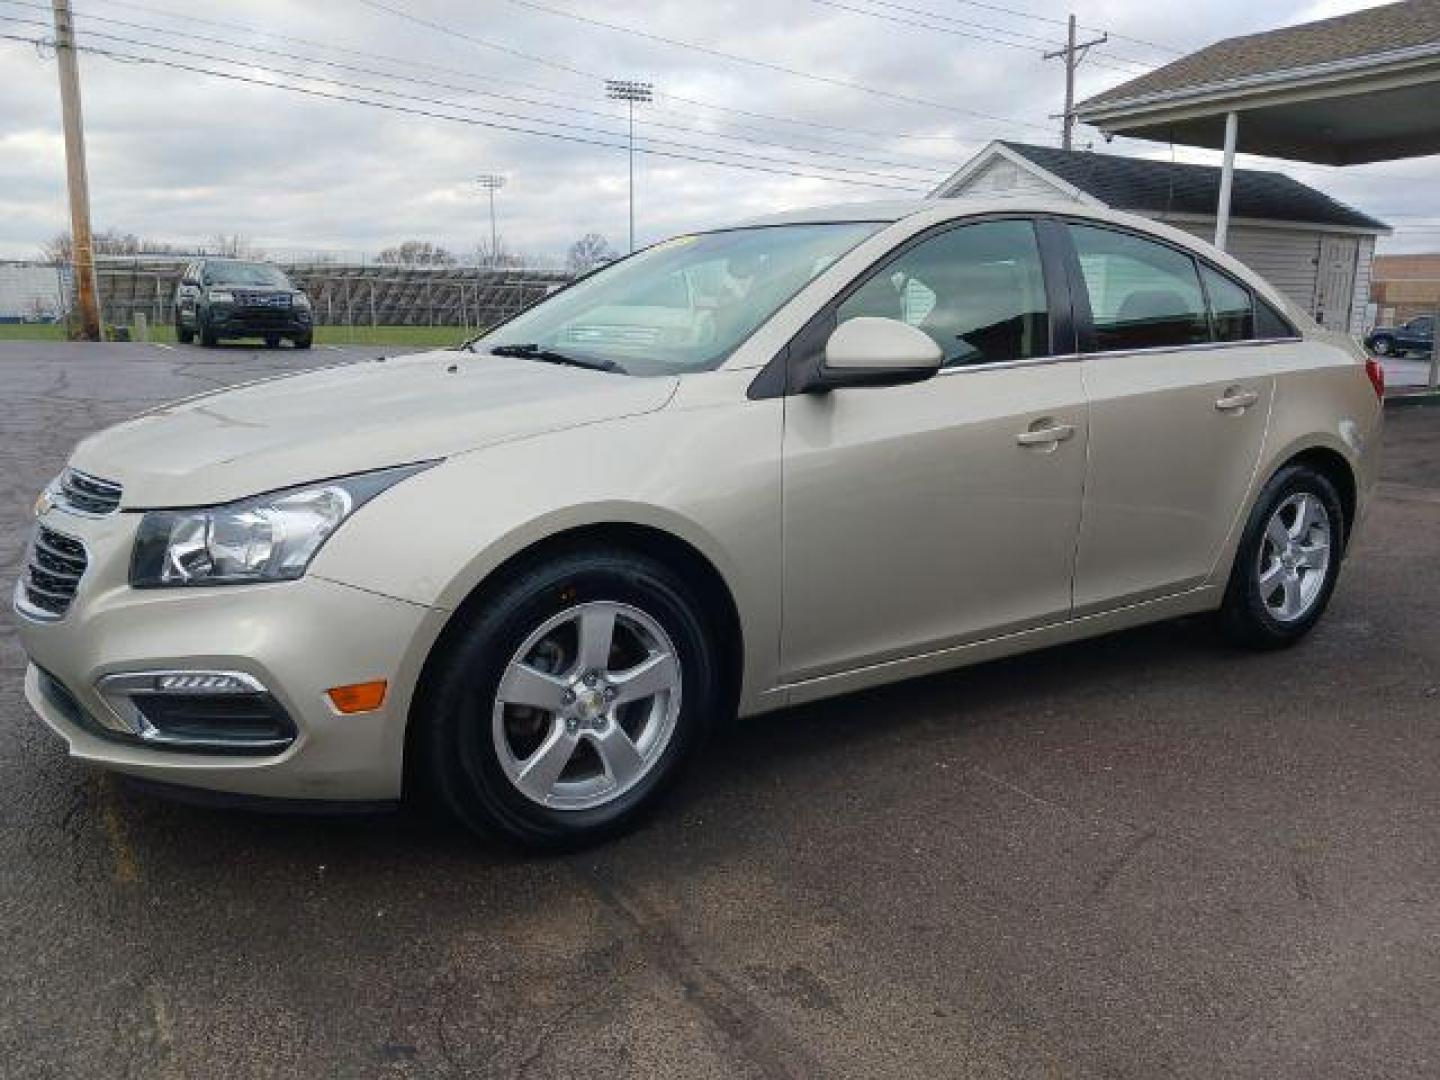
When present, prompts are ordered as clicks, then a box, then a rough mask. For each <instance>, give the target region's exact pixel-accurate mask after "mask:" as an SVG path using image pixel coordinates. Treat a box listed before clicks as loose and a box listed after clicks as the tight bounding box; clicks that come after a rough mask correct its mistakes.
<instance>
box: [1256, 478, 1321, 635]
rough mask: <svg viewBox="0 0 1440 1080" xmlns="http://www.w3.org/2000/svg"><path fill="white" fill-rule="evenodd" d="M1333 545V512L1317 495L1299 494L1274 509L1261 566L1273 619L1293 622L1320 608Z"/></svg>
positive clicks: (1262, 596) (1262, 546)
mask: <svg viewBox="0 0 1440 1080" xmlns="http://www.w3.org/2000/svg"><path fill="white" fill-rule="evenodd" d="M1331 541H1332V536H1331V528H1330V514H1329V512H1328V511H1327V510H1326V509H1325V504H1324V503H1323V502H1322V501H1321V500H1320V499H1319V498H1318V497H1317V496H1315V495H1313V494H1311V493H1310V492H1308V491H1300V492H1296V493H1295V494H1293V495H1291V496H1290V497H1289V498H1287V499H1286V500H1285V501H1284V502H1282V503H1281V504H1280V505H1279V506H1277V507H1276V508H1275V512H1274V513H1273V514H1271V515H1270V521H1269V523H1268V524H1267V525H1266V526H1265V535H1264V537H1263V538H1262V540H1261V543H1260V555H1259V560H1258V563H1259V565H1258V566H1257V567H1256V572H1257V573H1258V575H1259V583H1260V599H1261V600H1262V601H1263V602H1264V604H1265V608H1266V610H1267V611H1268V612H1269V614H1270V617H1271V618H1273V619H1275V620H1276V621H1277V622H1282V623H1293V622H1295V621H1296V620H1298V619H1301V618H1303V617H1304V616H1305V615H1307V614H1308V613H1309V612H1310V610H1311V609H1312V608H1313V607H1314V606H1315V602H1316V600H1317V599H1318V598H1319V596H1320V594H1321V592H1322V591H1323V589H1324V587H1325V579H1326V576H1327V575H1328V574H1329V572H1330V559H1331Z"/></svg>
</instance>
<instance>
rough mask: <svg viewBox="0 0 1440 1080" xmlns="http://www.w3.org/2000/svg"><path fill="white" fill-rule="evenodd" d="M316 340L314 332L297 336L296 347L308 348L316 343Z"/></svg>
mask: <svg viewBox="0 0 1440 1080" xmlns="http://www.w3.org/2000/svg"><path fill="white" fill-rule="evenodd" d="M314 341H315V335H314V334H306V335H305V336H304V337H297V338H295V339H294V344H295V348H297V349H308V348H310V346H311V345H312V344H314Z"/></svg>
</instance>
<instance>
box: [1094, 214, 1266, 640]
mask: <svg viewBox="0 0 1440 1080" xmlns="http://www.w3.org/2000/svg"><path fill="white" fill-rule="evenodd" d="M1067 232H1068V235H1069V237H1070V239H1071V241H1072V243H1073V255H1074V258H1073V261H1072V262H1071V272H1072V277H1074V278H1076V279H1078V284H1077V287H1076V288H1075V292H1076V309H1077V317H1078V318H1079V320H1080V326H1081V341H1082V347H1083V348H1084V350H1085V352H1086V354H1087V355H1086V359H1085V361H1084V376H1085V388H1086V392H1087V395H1088V397H1089V401H1090V469H1089V475H1088V478H1087V480H1086V489H1085V506H1084V514H1083V520H1082V524H1081V528H1080V539H1079V543H1078V545H1077V548H1076V562H1075V613H1076V615H1084V614H1087V613H1090V612H1094V611H1098V610H1103V609H1105V608H1109V607H1115V606H1120V605H1122V604H1125V603H1132V602H1137V601H1141V600H1145V599H1148V598H1151V597H1157V596H1163V595H1166V594H1170V593H1175V592H1179V591H1182V590H1184V589H1187V588H1190V587H1193V586H1196V585H1199V584H1200V583H1201V582H1202V581H1204V580H1205V579H1206V578H1207V577H1208V576H1209V574H1210V571H1211V568H1212V567H1213V566H1214V564H1215V560H1216V557H1217V556H1218V554H1219V551H1220V548H1221V546H1222V545H1223V543H1224V541H1225V538H1226V536H1227V535H1228V534H1229V531H1230V528H1231V525H1232V524H1233V522H1234V521H1235V517H1236V514H1237V512H1238V511H1239V509H1240V507H1241V505H1242V503H1243V501H1244V498H1245V494H1246V492H1247V491H1248V490H1249V487H1250V483H1251V481H1252V479H1253V477H1254V473H1255V469H1256V466H1257V463H1258V461H1259V457H1260V450H1261V445H1262V443H1263V441H1264V437H1265V429H1266V424H1267V423H1268V419H1269V412H1270V405H1271V400H1272V398H1273V396H1274V390H1275V379H1274V377H1273V375H1272V374H1271V361H1270V355H1269V353H1268V350H1267V348H1266V347H1265V346H1264V345H1263V344H1261V343H1258V342H1257V341H1256V333H1255V322H1256V318H1255V310H1254V306H1253V305H1254V300H1253V298H1252V296H1251V294H1250V292H1249V291H1248V290H1247V289H1246V288H1244V287H1243V286H1242V285H1240V284H1239V283H1238V282H1236V281H1234V280H1233V279H1231V278H1229V277H1228V276H1226V275H1224V274H1222V273H1220V272H1219V271H1217V270H1215V269H1214V268H1212V267H1209V266H1208V265H1204V266H1202V264H1200V263H1199V262H1198V261H1197V260H1196V259H1195V258H1194V257H1193V256H1192V255H1191V254H1190V253H1189V252H1188V251H1187V250H1185V249H1183V248H1180V247H1175V246H1171V245H1169V244H1167V243H1164V242H1161V241H1160V240H1157V239H1154V238H1151V237H1148V236H1146V235H1143V234H1140V233H1135V232H1130V231H1127V230H1124V229H1119V228H1114V227H1110V226H1101V225H1097V224H1091V223H1078V222H1075V223H1071V224H1070V225H1069V226H1068V229H1067Z"/></svg>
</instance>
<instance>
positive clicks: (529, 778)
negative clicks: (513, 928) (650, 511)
mask: <svg viewBox="0 0 1440 1080" xmlns="http://www.w3.org/2000/svg"><path fill="white" fill-rule="evenodd" d="M718 672H719V666H718V664H717V662H716V658H715V648H714V645H713V638H712V634H711V632H710V629H709V624H708V620H707V619H706V617H705V615H704V612H703V609H702V608H701V606H700V604H699V602H698V600H697V598H696V597H695V596H694V595H693V594H692V593H691V591H690V590H689V588H688V587H687V586H686V585H685V583H684V581H683V579H682V578H681V577H680V576H679V575H678V574H676V573H675V572H674V571H672V570H671V569H670V568H669V567H667V566H666V565H664V564H663V563H659V562H657V561H655V560H653V559H650V558H647V557H645V556H641V555H637V554H633V553H630V552H625V551H605V550H595V551H586V552H576V553H573V554H569V555H565V556H561V557H558V558H556V559H554V560H553V561H550V562H547V563H544V564H542V565H539V566H537V567H535V568H534V569H532V570H530V571H528V572H525V573H522V574H520V575H518V576H517V577H516V578H515V579H514V580H513V581H510V582H507V583H506V584H505V586H504V587H503V588H502V589H501V590H500V591H499V592H497V593H495V594H493V595H491V596H489V597H487V599H486V602H485V604H484V605H483V606H482V607H480V608H479V609H478V610H476V611H475V612H474V613H473V615H472V617H471V621H470V623H469V625H467V626H466V627H465V628H464V630H463V631H462V632H461V633H460V634H459V635H458V636H457V637H456V638H455V639H454V640H453V641H452V642H450V644H449V645H448V646H447V648H446V651H445V653H444V654H443V655H442V657H441V658H440V659H439V660H438V662H437V663H436V664H435V671H434V676H433V680H434V681H433V683H432V692H431V693H430V694H429V695H428V697H427V699H426V701H425V703H424V705H423V706H422V708H421V711H420V712H419V714H417V716H416V722H417V723H420V724H422V725H423V728H422V730H421V733H420V734H421V754H422V767H423V769H424V775H423V779H424V780H426V781H427V782H428V784H429V785H430V787H431V789H432V791H433V792H434V793H435V794H436V795H437V796H438V797H439V800H440V801H441V803H442V804H443V805H444V806H445V807H447V808H448V809H449V810H450V811H451V812H452V813H453V814H454V815H455V816H456V817H458V818H459V819H460V820H461V821H462V822H464V823H465V824H466V825H468V826H469V827H471V828H472V829H476V830H479V831H484V832H489V833H498V834H500V835H502V836H504V837H506V838H508V839H510V840H512V841H516V842H518V843H521V844H524V845H526V846H532V847H533V846H543V847H555V846H561V845H571V844H576V843H583V842H587V841H591V840H595V839H598V838H601V837H603V836H607V835H610V834H612V833H614V832H616V831H618V830H620V829H623V828H625V827H627V826H628V825H630V824H632V823H633V822H634V821H635V820H636V819H637V818H638V817H639V816H640V815H642V814H643V813H644V812H645V811H646V810H647V809H648V808H649V807H651V806H652V805H653V804H654V803H655V801H656V800H657V798H658V797H659V796H660V794H661V793H662V791H663V790H664V789H665V788H666V787H667V786H668V785H669V784H670V783H671V782H672V781H673V780H674V778H675V777H676V775H677V774H678V773H679V772H680V770H681V769H682V767H683V766H684V765H685V763H686V762H688V761H689V760H690V759H691V758H692V757H693V756H694V754H695V751H696V750H697V748H698V747H699V746H700V745H701V744H702V742H703V741H704V738H705V736H706V735H707V734H708V732H709V729H710V727H711V726H712V723H713V720H714V714H715V711H716V708H717V703H718V702H719V701H720V700H722V697H723V695H722V694H721V693H720V687H719V681H718Z"/></svg>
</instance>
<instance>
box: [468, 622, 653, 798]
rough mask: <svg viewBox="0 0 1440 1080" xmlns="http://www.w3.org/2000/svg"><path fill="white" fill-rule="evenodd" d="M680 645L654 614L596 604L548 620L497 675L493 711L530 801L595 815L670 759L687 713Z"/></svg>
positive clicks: (497, 738) (511, 772) (503, 753)
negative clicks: (683, 700)
mask: <svg viewBox="0 0 1440 1080" xmlns="http://www.w3.org/2000/svg"><path fill="white" fill-rule="evenodd" d="M680 691H681V667H680V660H679V656H678V654H677V653H676V651H675V646H674V644H673V643H672V642H671V640H670V637H669V635H668V634H666V632H665V630H664V628H663V627H662V626H661V625H660V624H659V623H658V622H657V621H656V620H655V619H654V618H652V617H651V616H650V615H648V614H646V613H645V612H643V611H641V610H640V609H639V608H636V607H632V606H631V605H629V604H622V603H617V602H613V601H592V602H588V603H583V604H578V605H576V606H574V607H571V608H568V609H566V610H565V611H562V612H560V613H559V614H558V615H555V616H553V617H552V618H550V619H547V620H546V621H545V622H544V623H543V624H542V625H541V626H540V627H538V628H537V629H536V630H535V631H534V632H533V633H531V634H530V635H529V637H527V638H526V639H525V641H524V642H523V643H522V644H521V645H520V647H519V648H518V649H516V650H515V652H514V654H513V655H512V656H511V658H510V662H509V663H508V664H506V666H505V670H504V672H503V673H502V675H501V677H500V683H499V686H498V688H497V691H496V695H495V703H494V708H493V711H492V733H493V738H494V742H495V750H496V753H497V755H498V756H499V759H500V765H501V767H502V769H503V770H504V772H505V775H506V777H507V778H508V779H509V780H510V782H511V783H512V784H513V785H514V786H515V788H516V790H518V791H519V792H520V793H521V794H522V795H524V796H525V797H526V798H528V799H530V800H531V801H532V802H536V803H539V804H540V805H542V806H547V807H551V808H553V809H559V810H588V809H593V808H594V807H598V806H603V805H605V804H606V803H608V802H611V801H612V800H614V799H617V798H619V797H620V796H621V795H623V794H624V793H625V792H626V791H629V790H630V789H631V788H633V787H634V786H635V785H636V784H638V783H639V782H640V781H641V780H642V779H644V777H645V776H647V775H648V774H649V773H650V772H651V771H652V770H653V769H654V767H655V765H656V763H657V762H658V761H659V760H660V758H661V756H662V755H663V754H664V752H665V748H666V746H668V745H669V743H670V738H671V736H672V735H673V734H674V731H675V724H676V720H677V718H678V717H679V714H680Z"/></svg>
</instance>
